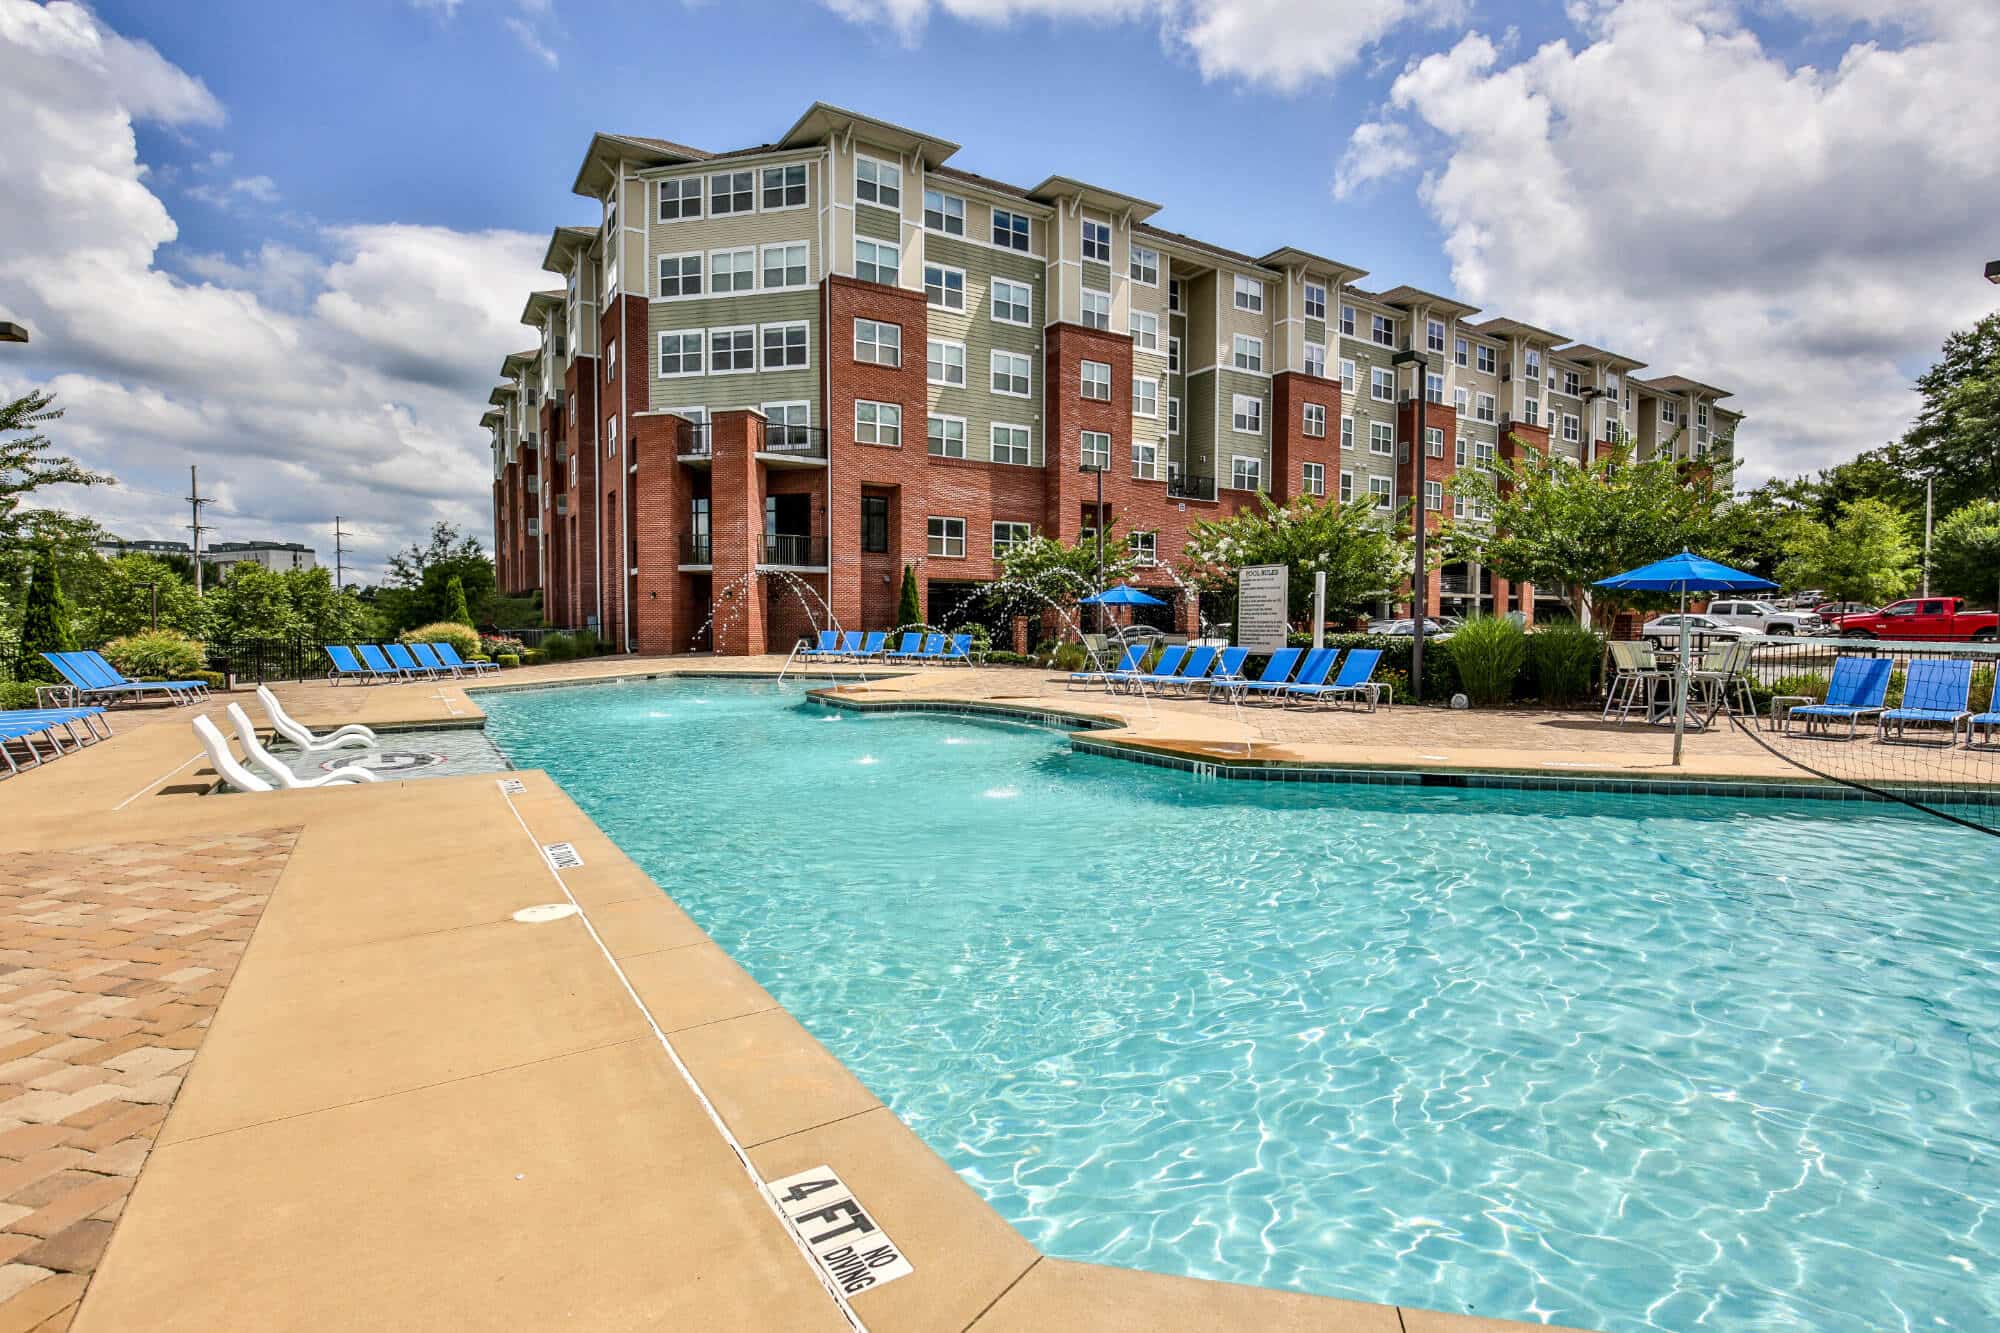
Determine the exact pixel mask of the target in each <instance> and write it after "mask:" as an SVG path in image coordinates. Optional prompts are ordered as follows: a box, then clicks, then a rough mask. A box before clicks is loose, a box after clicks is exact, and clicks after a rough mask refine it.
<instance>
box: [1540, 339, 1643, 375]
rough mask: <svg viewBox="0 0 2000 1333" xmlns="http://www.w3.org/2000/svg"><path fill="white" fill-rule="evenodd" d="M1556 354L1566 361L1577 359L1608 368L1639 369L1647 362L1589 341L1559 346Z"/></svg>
mask: <svg viewBox="0 0 2000 1333" xmlns="http://www.w3.org/2000/svg"><path fill="white" fill-rule="evenodd" d="M1556 355H1557V356H1559V357H1561V358H1562V359H1563V360H1565V361H1575V362H1579V363H1580V364H1582V365H1586V366H1603V367H1604V368H1605V369H1607V370H1626V371H1631V370H1639V369H1641V368H1643V367H1644V366H1645V364H1646V363H1645V362H1644V361H1639V360H1635V359H1633V358H1632V357H1629V356H1626V355H1624V354H1623V353H1621V352H1609V351H1606V350H1605V349H1604V348H1602V347H1592V346H1591V345H1590V344H1589V343H1571V344H1570V345H1569V346H1567V347H1558V348H1557V349H1556Z"/></svg>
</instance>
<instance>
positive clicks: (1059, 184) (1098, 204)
mask: <svg viewBox="0 0 2000 1333" xmlns="http://www.w3.org/2000/svg"><path fill="white" fill-rule="evenodd" d="M1028 195H1029V197H1030V198H1033V199H1042V200H1051V199H1075V200H1077V201H1078V202H1080V203H1082V204H1083V205H1084V206H1085V207H1086V208H1096V209H1101V210H1103V211H1104V212H1107V213H1112V214H1119V213H1127V212H1129V213H1131V215H1132V220H1133V221H1134V222H1144V221H1145V220H1146V219H1147V218H1149V217H1151V216H1153V214H1155V213H1157V212H1159V211H1160V206H1159V205H1158V204H1156V203H1154V202H1153V201H1152V200H1150V199H1141V198H1139V196H1137V195H1135V194H1123V193H1121V192H1119V191H1117V190H1113V189H1110V188H1108V187H1106V186H1103V185H1091V184H1089V183H1088V182H1086V181H1080V180H1077V179H1076V178H1075V177H1074V176H1050V177H1049V178H1048V179H1047V180H1045V181H1043V182H1042V183H1041V184H1040V185H1037V186H1036V187H1035V188H1034V189H1032V190H1030V191H1028Z"/></svg>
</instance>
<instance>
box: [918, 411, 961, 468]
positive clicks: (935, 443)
mask: <svg viewBox="0 0 2000 1333" xmlns="http://www.w3.org/2000/svg"><path fill="white" fill-rule="evenodd" d="M924 450H925V452H927V453H929V454H931V455H933V456H934V457H937V458H963V457H965V418H964V417H937V416H934V417H932V418H930V420H929V422H928V423H927V424H926V425H925V427H924Z"/></svg>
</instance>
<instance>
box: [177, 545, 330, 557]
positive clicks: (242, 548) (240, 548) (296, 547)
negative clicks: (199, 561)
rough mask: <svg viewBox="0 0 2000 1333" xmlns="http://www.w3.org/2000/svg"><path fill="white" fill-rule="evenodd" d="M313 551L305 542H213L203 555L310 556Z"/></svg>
mask: <svg viewBox="0 0 2000 1333" xmlns="http://www.w3.org/2000/svg"><path fill="white" fill-rule="evenodd" d="M312 549H313V548H312V547H310V546H307V545H306V544H305V543H304V542H211V543H210V544H209V545H208V546H207V547H205V548H204V549H203V552H202V554H204V555H214V554H215V553H216V552H218V551H304V552H305V553H306V554H308V555H310V554H312Z"/></svg>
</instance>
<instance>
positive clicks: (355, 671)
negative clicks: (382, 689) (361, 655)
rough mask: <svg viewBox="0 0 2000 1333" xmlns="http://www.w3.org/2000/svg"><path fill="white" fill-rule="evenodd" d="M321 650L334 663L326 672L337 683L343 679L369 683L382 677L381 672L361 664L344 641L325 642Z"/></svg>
mask: <svg viewBox="0 0 2000 1333" xmlns="http://www.w3.org/2000/svg"><path fill="white" fill-rule="evenodd" d="M321 651H322V652H324V653H325V654H326V660H327V661H329V662H331V663H333V670H331V671H329V672H327V673H326V678H327V680H329V681H330V682H332V683H333V684H335V685H338V684H340V682H341V681H343V680H358V681H360V682H361V683H362V684H364V685H369V684H373V683H374V682H375V681H378V680H380V679H382V675H381V673H380V672H378V671H376V670H375V669H374V668H372V667H365V666H363V665H361V662H360V661H359V659H357V658H356V657H355V656H354V650H353V649H352V648H350V647H348V646H347V645H346V644H344V643H329V644H324V645H322V646H321Z"/></svg>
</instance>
